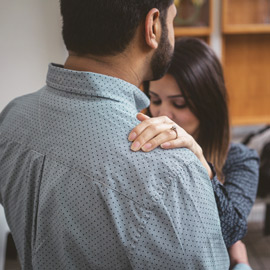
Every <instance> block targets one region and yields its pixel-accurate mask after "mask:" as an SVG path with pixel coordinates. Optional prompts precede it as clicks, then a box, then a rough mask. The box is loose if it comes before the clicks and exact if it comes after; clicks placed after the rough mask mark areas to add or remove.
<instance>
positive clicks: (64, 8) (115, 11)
mask: <svg viewBox="0 0 270 270" xmlns="http://www.w3.org/2000/svg"><path fill="white" fill-rule="evenodd" d="M60 3H61V14H62V17H63V31H62V33H63V38H64V42H65V44H66V47H67V49H68V50H70V51H74V52H75V53H77V54H94V55H114V54H117V53H121V52H123V51H124V50H125V49H126V47H127V46H128V44H129V43H130V41H131V40H132V38H133V37H134V34H135V31H136V29H137V27H138V26H139V24H140V23H141V22H142V21H143V20H144V19H145V17H146V15H147V13H148V12H149V11H150V10H151V9H152V8H157V9H158V10H159V11H160V19H161V23H162V25H164V24H165V20H166V15H167V9H168V7H169V6H170V5H171V4H173V0H60Z"/></svg>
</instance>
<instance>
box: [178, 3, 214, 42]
mask: <svg viewBox="0 0 270 270" xmlns="http://www.w3.org/2000/svg"><path fill="white" fill-rule="evenodd" d="M174 2H175V5H176V7H177V11H178V13H177V16H176V19H175V22H174V32H175V37H176V38H179V37H183V36H193V37H198V38H201V39H203V40H205V41H206V42H207V43H209V42H210V35H211V33H212V29H213V16H212V13H213V12H212V10H213V0H175V1H174Z"/></svg>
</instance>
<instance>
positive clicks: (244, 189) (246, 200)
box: [212, 144, 259, 247]
mask: <svg viewBox="0 0 270 270" xmlns="http://www.w3.org/2000/svg"><path fill="white" fill-rule="evenodd" d="M223 172H224V175H225V183H224V185H222V184H221V183H220V182H219V181H218V179H217V177H216V176H215V177H214V178H213V180H212V185H213V189H214V193H215V198H216V202H217V207H218V211H219V217H220V222H221V229H222V234H223V238H224V241H225V244H226V246H227V247H230V246H232V245H233V244H234V243H235V242H237V241H238V240H240V239H242V238H243V237H244V235H245V234H246V231H247V217H248V214H249V213H250V210H251V208H252V206H253V204H254V201H255V198H256V192H257V186H258V173H259V158H258V155H257V153H256V152H255V151H254V150H250V149H248V148H247V147H245V146H243V145H240V144H233V145H232V146H231V148H230V151H229V154H228V158H227V161H226V164H225V166H224V169H223Z"/></svg>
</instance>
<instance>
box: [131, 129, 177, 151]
mask: <svg viewBox="0 0 270 270" xmlns="http://www.w3.org/2000/svg"><path fill="white" fill-rule="evenodd" d="M170 127H171V125H168V124H158V125H149V126H147V127H146V128H145V129H144V130H143V131H142V132H141V133H140V134H139V135H138V136H137V137H136V139H135V140H134V142H133V143H132V145H131V150H133V151H138V150H140V149H143V150H144V149H146V148H148V149H153V147H152V145H150V144H152V142H155V140H154V141H153V139H156V137H157V136H158V135H160V134H163V138H165V139H163V140H162V142H165V141H168V140H172V139H175V138H176V134H175V131H173V130H171V129H170ZM162 142H161V143H162ZM155 145H156V143H155ZM143 147H144V148H143ZM155 147H156V146H155Z"/></svg>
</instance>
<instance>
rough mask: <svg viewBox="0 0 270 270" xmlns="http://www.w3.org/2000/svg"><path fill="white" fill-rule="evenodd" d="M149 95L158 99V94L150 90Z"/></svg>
mask: <svg viewBox="0 0 270 270" xmlns="http://www.w3.org/2000/svg"><path fill="white" fill-rule="evenodd" d="M149 94H151V95H153V96H156V97H158V94H156V93H154V92H152V91H151V90H149Z"/></svg>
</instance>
